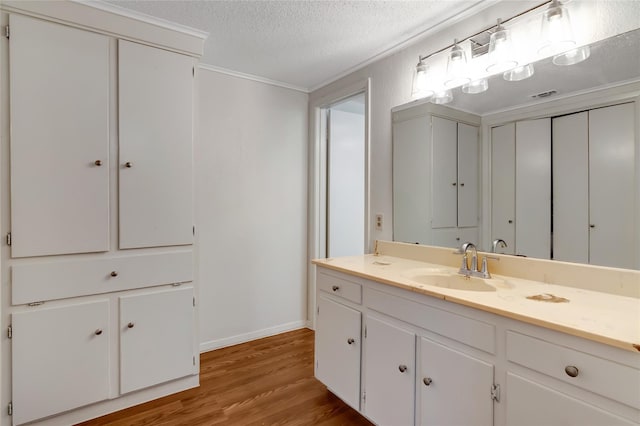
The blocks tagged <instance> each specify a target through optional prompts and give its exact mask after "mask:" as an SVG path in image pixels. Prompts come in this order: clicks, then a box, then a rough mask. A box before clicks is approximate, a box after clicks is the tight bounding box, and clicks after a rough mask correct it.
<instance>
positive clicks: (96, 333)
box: [94, 328, 102, 336]
mask: <svg viewBox="0 0 640 426" xmlns="http://www.w3.org/2000/svg"><path fill="white" fill-rule="evenodd" d="M94 334H95V335H96V336H99V335H101V334H102V329H100V328H99V329H97V330H96V331H95V332H94Z"/></svg>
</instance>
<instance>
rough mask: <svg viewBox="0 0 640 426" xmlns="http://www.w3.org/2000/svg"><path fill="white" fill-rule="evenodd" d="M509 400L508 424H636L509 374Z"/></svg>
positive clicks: (507, 401) (531, 425) (618, 425)
mask: <svg viewBox="0 0 640 426" xmlns="http://www.w3.org/2000/svg"><path fill="white" fill-rule="evenodd" d="M505 400H506V403H507V424H508V425H518V426H540V425H546V426H561V425H581V426H603V425H607V426H621V425H625V426H631V425H635V424H636V423H632V422H630V421H628V420H625V419H622V418H620V417H617V416H615V415H613V414H611V413H608V412H606V411H604V410H601V409H599V408H596V407H594V406H593V405H590V404H587V403H585V402H582V401H580V400H578V399H575V398H572V397H570V396H569V395H566V394H563V393H561V392H558V391H556V390H554V389H552V388H549V387H546V386H543V385H541V384H538V383H535V382H532V381H530V380H527V379H525V378H523V377H520V376H517V375H515V374H513V373H507V392H506V399H505ZM532 402H535V403H532Z"/></svg>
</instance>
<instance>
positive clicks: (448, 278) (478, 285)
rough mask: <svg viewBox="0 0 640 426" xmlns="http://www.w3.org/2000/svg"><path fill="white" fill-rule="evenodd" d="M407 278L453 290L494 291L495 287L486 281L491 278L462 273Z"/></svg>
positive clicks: (489, 280)
mask: <svg viewBox="0 0 640 426" xmlns="http://www.w3.org/2000/svg"><path fill="white" fill-rule="evenodd" d="M409 279H411V280H412V281H415V282H417V283H420V284H426V285H433V286H436V287H442V288H450V289H453V290H465V291H496V288H495V287H494V286H492V285H489V284H488V283H489V282H491V281H495V280H491V279H483V278H475V277H465V276H463V275H457V274H456V275H451V274H448V275H424V274H421V275H414V276H411V277H410V278H409Z"/></svg>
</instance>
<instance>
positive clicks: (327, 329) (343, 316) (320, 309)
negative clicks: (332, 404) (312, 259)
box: [315, 274, 362, 410]
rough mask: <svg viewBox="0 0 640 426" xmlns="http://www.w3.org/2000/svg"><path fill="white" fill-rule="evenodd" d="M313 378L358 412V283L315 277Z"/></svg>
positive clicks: (360, 344) (360, 319) (319, 275)
mask: <svg viewBox="0 0 640 426" xmlns="http://www.w3.org/2000/svg"><path fill="white" fill-rule="evenodd" d="M317 286H318V289H319V291H318V297H317V307H316V333H315V344H316V350H315V375H316V377H317V378H318V380H320V381H321V382H322V383H324V384H325V385H326V386H327V387H328V388H329V389H331V391H332V392H333V393H335V394H336V395H337V396H338V397H340V398H341V399H342V400H343V401H345V402H346V403H347V404H349V405H350V406H351V407H353V408H354V409H356V410H360V359H361V353H362V339H361V335H362V332H361V330H362V314H361V313H360V310H358V309H354V307H350V306H347V304H350V303H354V304H359V303H360V302H361V292H362V288H361V286H360V284H358V283H354V282H352V281H349V280H345V279H340V278H337V277H335V276H333V275H330V274H318V281H317Z"/></svg>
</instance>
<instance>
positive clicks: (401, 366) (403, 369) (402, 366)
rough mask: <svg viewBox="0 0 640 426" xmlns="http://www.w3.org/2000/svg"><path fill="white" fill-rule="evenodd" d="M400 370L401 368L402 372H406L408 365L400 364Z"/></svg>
mask: <svg viewBox="0 0 640 426" xmlns="http://www.w3.org/2000/svg"><path fill="white" fill-rule="evenodd" d="M398 370H400V372H401V373H404V372H405V371H407V366H406V365H404V364H400V365H399V366H398Z"/></svg>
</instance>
